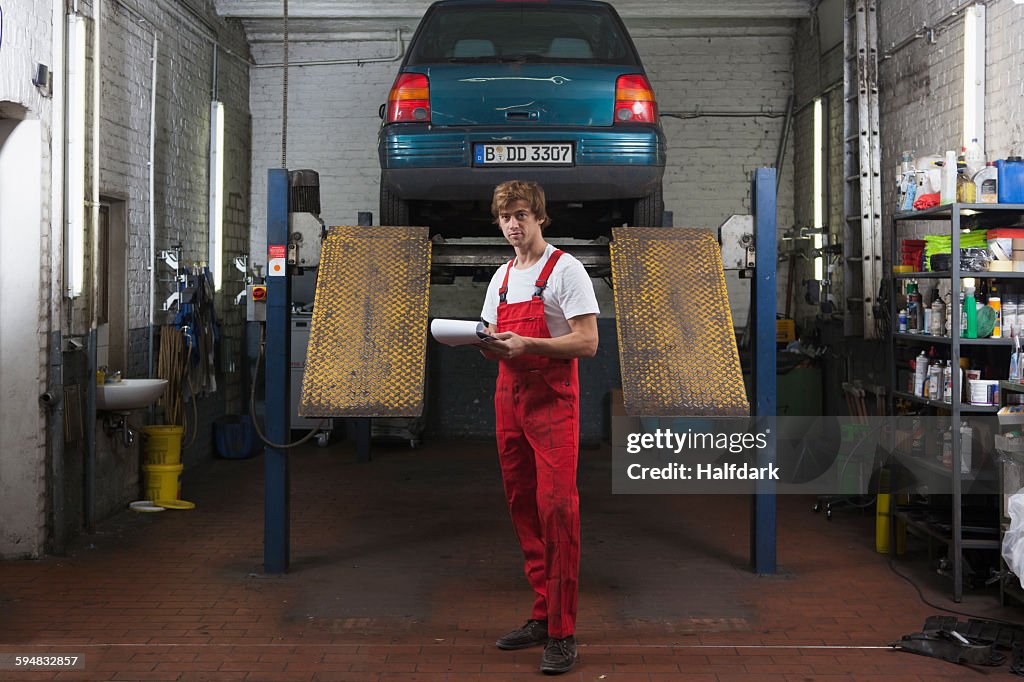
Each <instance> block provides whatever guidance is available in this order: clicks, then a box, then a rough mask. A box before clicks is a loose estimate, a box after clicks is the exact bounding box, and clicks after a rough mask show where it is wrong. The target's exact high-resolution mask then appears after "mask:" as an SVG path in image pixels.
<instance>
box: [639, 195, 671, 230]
mask: <svg viewBox="0 0 1024 682" xmlns="http://www.w3.org/2000/svg"><path fill="white" fill-rule="evenodd" d="M664 213H665V201H664V198H663V197H662V193H661V185H658V189H656V190H654V192H652V193H651V194H648V195H647V196H645V197H641V198H640V199H637V200H636V203H635V204H634V205H633V226H634V227H661V222H662V215H663V214H664Z"/></svg>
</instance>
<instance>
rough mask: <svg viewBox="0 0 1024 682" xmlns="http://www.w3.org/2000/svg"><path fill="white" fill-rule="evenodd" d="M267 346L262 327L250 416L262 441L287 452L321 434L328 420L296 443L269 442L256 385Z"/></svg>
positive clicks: (261, 327)
mask: <svg viewBox="0 0 1024 682" xmlns="http://www.w3.org/2000/svg"><path fill="white" fill-rule="evenodd" d="M265 345H266V340H265V328H264V325H262V324H261V325H260V353H259V356H258V357H257V358H256V369H255V370H254V371H253V373H252V385H251V386H250V387H249V416H250V417H251V418H252V425H253V427H254V428H255V429H256V435H257V436H259V437H260V440H261V441H263V442H264V443H266V444H267V445H269V446H270V447H272V448H278V449H279V450H287V449H288V448H295V447H298V446H300V445H302V444H303V443H306V442H308V441H309V439H310V438H312V437H313V436H315V435H316V434H318V433H320V429H321V428H322V427H323V425H324V422H325V421H327V420H326V419H321V420H320V421H319V422H318V423H317V425H316V426H315V427H314V428H313V430H312V431H310V432H309V433H307V434H306V435H305V436H303V437H302V438H301V439H300V440H297V441H295V442H294V443H288V444H287V445H278V444H277V443H272V442H270V441H269V440H267V437H266V436H265V435H264V434H263V431H261V430H260V422H259V420H258V419H256V383H257V379H258V378H259V375H260V363H261V362H262V361H263V353H264V347H265Z"/></svg>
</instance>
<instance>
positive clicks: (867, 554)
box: [0, 442, 1024, 682]
mask: <svg viewBox="0 0 1024 682" xmlns="http://www.w3.org/2000/svg"><path fill="white" fill-rule="evenodd" d="M374 455H375V457H374V461H373V462H371V463H357V462H355V459H354V456H353V453H352V451H351V447H350V446H348V445H344V444H343V445H339V446H334V447H331V448H324V449H320V448H316V447H309V448H307V449H299V450H297V451H296V452H295V453H294V454H293V455H292V457H291V475H292V491H291V506H292V524H291V547H292V555H291V569H290V571H289V572H288V573H287V574H286V575H285V576H280V577H271V576H265V575H263V574H262V571H261V562H262V551H263V550H262V539H263V508H262V472H263V469H262V459H261V458H256V459H252V460H219V461H216V462H214V463H212V464H210V465H209V466H207V467H205V468H203V470H202V471H200V472H198V473H192V474H191V475H187V476H186V478H185V481H184V492H185V497H186V498H188V499H190V500H193V501H195V502H196V503H197V505H198V507H197V509H195V510H193V511H177V512H176V511H167V512H163V513H160V514H136V513H132V512H125V513H123V514H121V515H119V516H117V517H115V518H113V519H111V520H109V521H107V522H105V523H103V524H102V525H101V526H100V527H99V529H98V531H97V533H96V534H94V535H88V536H83V537H82V538H81V539H80V542H79V543H77V544H76V545H75V547H74V548H73V549H72V550H71V551H70V552H69V554H68V556H66V557H45V558H43V559H41V560H38V561H22V562H6V563H0V653H15V652H17V653H30V654H39V655H43V654H55V653H59V652H66V653H78V654H81V655H84V657H85V660H86V668H85V670H76V671H64V672H60V673H57V672H40V673H26V672H13V671H7V672H0V680H19V681H20V680H26V681H28V680H36V679H40V680H43V679H54V680H183V681H184V680H194V681H198V680H209V681H215V680H245V681H246V682H256V681H258V680H267V681H271V682H287V681H289V680H296V681H313V680H315V681H318V682H329V681H332V680H342V681H345V682H357V681H362V680H367V681H370V680H372V681H375V682H382V681H386V680H403V681H409V682H412V681H415V682H433V681H442V680H444V681H450V682H458V681H470V680H487V681H491V680H499V681H500V680H510V681H513V680H525V679H540V678H542V676H541V674H540V673H539V671H538V669H537V666H538V663H539V658H540V649H529V650H525V651H518V652H506V651H500V650H498V649H496V648H495V647H494V646H493V642H494V640H495V638H496V637H497V636H498V635H500V634H502V633H503V632H504V631H506V630H508V629H510V628H512V627H515V626H518V625H519V624H521V623H522V622H523V621H524V620H525V619H526V618H527V617H528V612H529V605H530V603H531V595H530V593H529V589H528V587H527V585H526V582H525V579H524V578H523V576H522V573H521V568H520V559H519V550H518V547H517V545H516V541H515V536H514V534H513V531H512V528H511V524H510V522H509V520H508V516H507V512H506V510H505V508H504V501H503V498H502V493H501V484H500V474H499V471H498V467H497V463H496V459H495V457H496V456H495V454H494V446H493V443H488V442H479V443H478V442H452V443H435V444H428V445H426V446H424V447H423V448H421V449H419V450H408V449H406V448H404V447H399V446H394V445H387V444H382V445H375V452H374ZM610 459H611V458H610V453H609V452H608V450H607V448H606V449H602V450H584V451H583V452H582V453H581V467H580V491H581V498H582V514H583V566H582V571H581V579H580V584H581V593H580V607H579V621H578V627H577V636H578V638H579V641H580V645H581V646H580V654H581V663H580V665H579V666H578V667H577V668H576V669H574V670H573V671H572V672H571V673H570V674H568V675H565V676H563V677H562V678H561V679H570V680H588V681H590V680H595V681H607V682H632V681H634V680H643V681H644V682H655V681H668V680H694V681H700V680H708V681H716V682H728V681H730V680H745V681H749V682H753V681H755V680H756V681H761V680H764V681H770V680H785V681H796V680H887V681H894V680H908V681H910V680H915V681H916V680H943V679H948V680H961V679H979V678H981V677H986V678H1006V679H1011V678H1012V679H1016V678H1013V677H1012V676H1011V675H1009V673H1007V666H1005V665H1004V666H1002V667H999V668H968V667H964V666H956V665H953V664H950V663H946V662H943V661H938V660H934V659H929V658H924V657H920V656H913V655H910V654H905V653H901V652H897V651H893V650H891V649H890V648H889V647H888V644H889V643H891V642H893V641H895V640H898V639H899V637H900V636H901V635H902V634H905V633H908V632H912V631H915V630H918V629H920V627H921V625H922V623H923V622H924V619H925V617H926V616H928V615H932V614H936V613H940V612H939V611H936V610H935V609H933V608H931V607H929V606H927V605H925V604H923V603H922V602H921V601H920V599H919V598H918V595H917V593H916V592H915V590H914V588H913V587H912V586H911V585H910V584H909V583H907V582H906V581H904V580H903V579H902V578H900V577H898V576H897V575H895V574H894V573H893V572H892V571H891V570H890V568H889V566H888V563H887V559H886V558H885V557H883V556H880V555H878V554H876V553H875V551H874V547H873V543H874V532H873V527H872V521H871V519H870V518H867V517H865V516H863V515H860V514H857V513H853V512H849V513H847V512H837V513H836V517H835V519H834V520H833V521H832V522H831V523H829V522H827V521H825V519H824V518H822V517H821V516H820V515H815V514H813V513H811V511H810V507H811V504H812V500H809V499H807V498H794V497H780V498H779V512H778V558H779V572H778V574H777V575H773V576H761V577H759V576H757V575H754V574H752V573H751V572H750V570H749V569H748V568H747V563H748V554H747V552H748V550H747V546H748V524H749V507H748V499H747V498H746V497H734V496H707V497H694V496H654V495H649V496H624V495H612V494H611V479H610ZM898 568H899V570H901V571H902V572H904V573H906V574H909V575H911V576H912V577H913V578H914V579H915V581H916V582H918V583H919V584H921V585H922V589H923V590H924V593H925V595H926V596H927V598H928V599H929V600H930V601H932V602H933V603H935V604H938V605H940V606H946V607H950V608H957V609H960V610H963V611H969V612H971V613H975V614H978V615H981V616H985V617H995V618H1002V619H1004V620H1010V621H1013V622H1019V621H1024V614H1022V612H1021V611H1020V610H1019V609H1017V608H1001V607H999V606H998V603H997V600H996V599H995V597H994V596H993V595H992V593H991V592H984V593H969V594H968V595H967V596H966V597H965V599H964V601H963V603H962V604H959V605H957V604H954V603H953V602H952V601H951V600H950V598H949V587H950V585H949V584H948V582H943V580H944V579H943V578H941V577H939V576H935V575H934V574H933V573H931V572H929V571H928V569H927V565H926V563H925V562H924V561H917V562H914V561H903V562H900V563H899V564H898Z"/></svg>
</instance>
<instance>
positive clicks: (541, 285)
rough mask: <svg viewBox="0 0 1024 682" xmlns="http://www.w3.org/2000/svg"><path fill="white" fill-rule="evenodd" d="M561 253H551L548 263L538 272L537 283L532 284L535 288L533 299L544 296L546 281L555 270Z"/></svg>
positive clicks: (555, 251) (559, 251) (556, 251)
mask: <svg viewBox="0 0 1024 682" xmlns="http://www.w3.org/2000/svg"><path fill="white" fill-rule="evenodd" d="M563 253H565V252H564V251H562V250H561V249H555V250H554V251H552V252H551V255H550V256H548V262H547V263H545V264H544V267H543V269H541V271H540V276H539V277H538V278H537V281H536V282H534V283H533V286H534V287H536V289H534V291H533V295H534V297H538V296H543V295H544V289H545V287H547V285H548V279H550V278H551V273H552V271H554V269H555V264H556V263H558V259H559V258H561V257H562V254H563Z"/></svg>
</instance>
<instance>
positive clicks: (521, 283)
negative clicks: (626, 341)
mask: <svg viewBox="0 0 1024 682" xmlns="http://www.w3.org/2000/svg"><path fill="white" fill-rule="evenodd" d="M554 250H555V247H554V246H552V245H551V244H548V248H547V249H545V250H544V255H543V256H542V257H541V259H540V260H538V261H537V262H536V263H534V264H533V265H532V266H531V267H529V268H527V269H526V270H520V269H518V268H516V267H515V266H512V272H510V273H509V276H508V292H507V293H506V295H505V302H506V303H522V302H523V301H529V300H530V299H531V298H533V291H534V288H535V287H534V283H535V282H536V281H537V278H538V277H540V273H541V270H543V269H544V264H545V263H547V262H548V258H549V257H550V256H551V252H552V251H554ZM506 268H508V263H506V264H505V265H502V266H501V267H500V268H498V270H497V272H495V273H494V276H493V277H491V283H490V285H488V287H487V296H486V298H484V308H483V310H482V311H481V312H480V317H481V318H483V320H484V321H486V322H488V323H489V324H496V323H497V321H498V300H499V297H498V290H499V289H501V283H502V281H503V280H504V279H505V270H506ZM598 312H600V310H599V309H598V307H597V296H596V295H595V294H594V284H593V282H591V281H590V276H589V275H588V274H587V269H586V268H584V267H583V263H581V262H579V261H578V260H577V259H576V258H574V257H573V256H571V255H569V254H568V253H563V254H562V256H561V257H560V258H559V259H558V262H557V263H555V268H554V270H552V271H551V276H550V277H549V278H548V285H547V287H545V289H544V320H545V321H546V322H547V324H548V333H550V334H551V338H556V337H559V336H565V335H566V334H568V333H569V332H570V331H572V330H571V329H570V328H569V323H568V322H566V320H568V319H571V318H573V317H577V316H578V315H587V314H589V313H594V314H597V313H598Z"/></svg>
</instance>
